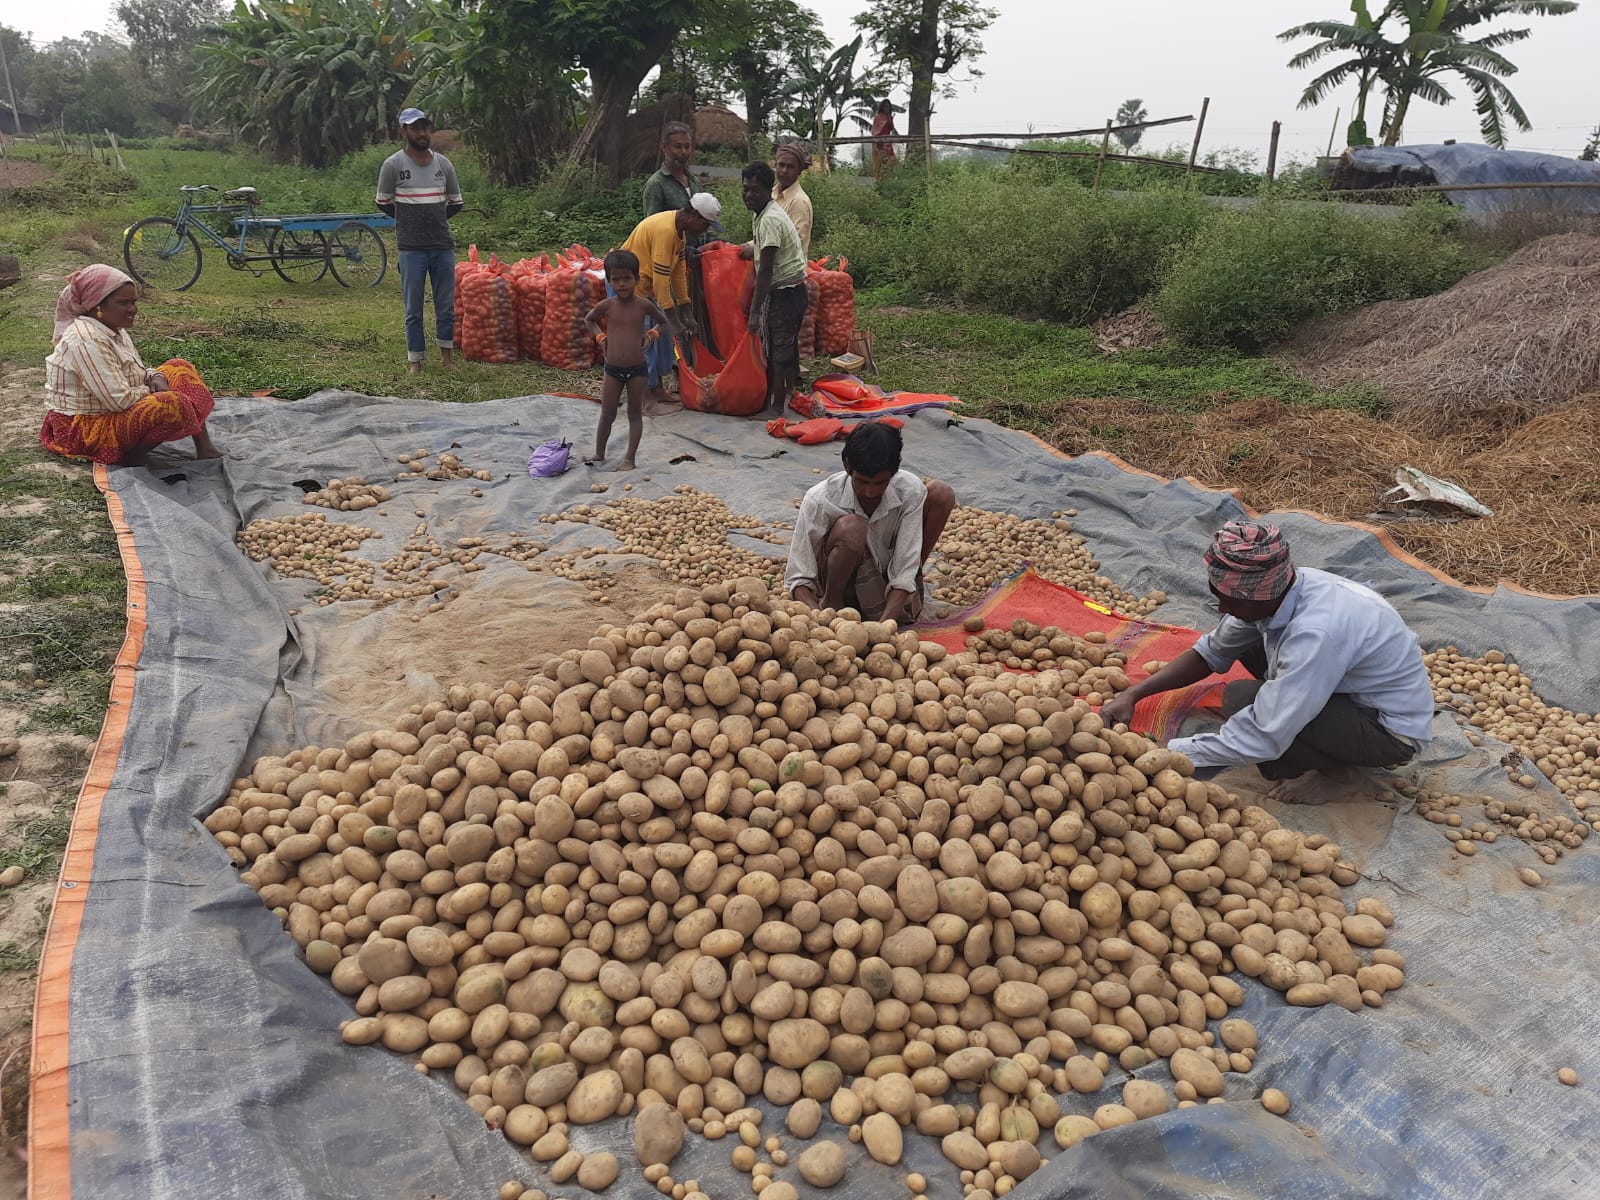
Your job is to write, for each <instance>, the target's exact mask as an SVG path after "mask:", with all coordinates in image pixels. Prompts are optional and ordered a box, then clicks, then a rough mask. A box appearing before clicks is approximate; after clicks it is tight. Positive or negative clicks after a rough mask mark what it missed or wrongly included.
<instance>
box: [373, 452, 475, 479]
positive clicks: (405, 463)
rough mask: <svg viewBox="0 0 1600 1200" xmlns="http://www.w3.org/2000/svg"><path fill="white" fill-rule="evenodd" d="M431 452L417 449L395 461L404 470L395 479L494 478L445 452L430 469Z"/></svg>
mask: <svg viewBox="0 0 1600 1200" xmlns="http://www.w3.org/2000/svg"><path fill="white" fill-rule="evenodd" d="M433 457H434V454H433V451H431V450H429V449H428V448H427V447H426V446H421V447H418V448H417V449H415V450H413V451H411V453H410V454H402V455H400V457H399V459H398V460H397V461H398V462H399V463H400V465H401V466H402V467H404V468H405V470H403V471H400V472H398V473H397V474H396V475H395V479H396V480H397V481H398V480H402V479H415V478H422V479H481V480H484V481H485V482H487V481H488V480H491V479H493V478H494V475H493V474H491V473H490V472H488V471H482V470H479V471H475V470H473V469H472V468H471V467H469V466H467V465H466V463H464V462H463V461H462V460H461V456H460V455H459V454H452V453H451V452H450V451H448V450H445V451H443V452H442V453H440V454H439V456H438V458H437V459H436V460H435V462H434V465H433V466H432V467H430V466H429V465H428V460H429V459H430V458H433Z"/></svg>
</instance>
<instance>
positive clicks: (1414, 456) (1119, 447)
mask: <svg viewBox="0 0 1600 1200" xmlns="http://www.w3.org/2000/svg"><path fill="white" fill-rule="evenodd" d="M1597 409H1600V394H1595V395H1591V396H1588V397H1584V398H1580V399H1579V400H1578V401H1577V402H1575V403H1573V404H1571V405H1570V406H1567V407H1564V408H1560V409H1556V410H1554V411H1551V412H1548V413H1546V414H1544V415H1543V416H1540V417H1537V418H1535V419H1534V420H1533V421H1531V422H1528V423H1527V424H1525V425H1523V426H1521V427H1520V428H1517V429H1516V430H1514V431H1513V432H1512V433H1511V434H1510V435H1509V436H1507V435H1504V434H1502V433H1496V434H1494V435H1492V436H1491V437H1489V438H1488V439H1487V440H1486V439H1485V437H1484V435H1483V434H1482V433H1480V434H1479V435H1478V438H1477V440H1476V441H1472V440H1469V439H1467V438H1465V437H1454V438H1450V437H1437V438H1425V437H1422V436H1419V435H1417V434H1414V433H1411V432H1408V431H1407V430H1405V429H1401V428H1397V427H1396V426H1395V425H1392V424H1390V423H1388V422H1386V421H1379V420H1374V419H1373V418H1371V417H1366V416H1362V415H1361V414H1359V413H1354V412H1349V411H1346V410H1342V409H1321V408H1309V407H1288V406H1285V405H1283V404H1280V403H1279V402H1277V401H1275V400H1245V401H1238V402H1235V403H1232V404H1228V405H1225V406H1221V407H1218V408H1215V409H1212V410H1210V411H1207V412H1201V413H1181V412H1174V411H1172V410H1171V409H1164V408H1160V407H1158V406H1156V405H1153V404H1147V403H1143V402H1140V401H1133V400H1074V401H1070V402H1067V403H1063V404H1061V405H1060V406H1058V408H1057V410H1056V412H1055V413H1054V414H1052V415H1053V417H1054V419H1055V420H1056V422H1057V424H1056V426H1055V428H1054V429H1053V430H1052V431H1051V433H1050V437H1049V440H1050V441H1051V442H1052V443H1053V444H1055V445H1056V446H1058V447H1060V448H1061V449H1062V450H1064V451H1066V452H1067V453H1069V454H1079V453H1082V452H1084V451H1086V450H1096V449H1099V450H1108V451H1110V452H1112V453H1114V454H1117V455H1118V456H1120V457H1122V458H1124V459H1126V460H1127V461H1128V462H1129V463H1131V464H1132V465H1134V466H1136V467H1139V468H1141V469H1143V470H1147V471H1153V472H1155V473H1156V474H1159V475H1166V476H1174V477H1177V476H1185V475H1187V476H1193V477H1194V478H1195V479H1197V480H1198V481H1199V482H1201V483H1203V484H1205V485H1207V486H1209V487H1216V488H1233V489H1235V490H1237V491H1238V493H1239V495H1240V498H1241V499H1242V500H1243V501H1244V503H1246V504H1248V505H1250V506H1251V507H1252V508H1255V509H1257V510H1259V511H1267V510H1270V509H1304V510H1307V511H1310V512H1317V513H1325V514H1327V515H1328V516H1331V517H1334V518H1336V519H1339V520H1346V521H1363V520H1367V519H1368V517H1369V516H1370V515H1371V514H1372V513H1373V512H1375V511H1376V510H1377V509H1379V508H1380V506H1381V504H1382V501H1381V500H1380V496H1381V494H1382V493H1383V492H1385V491H1387V490H1388V489H1389V488H1391V487H1393V486H1394V472H1395V468H1396V467H1399V466H1413V467H1417V468H1418V469H1420V470H1422V471H1426V472H1427V473H1429V474H1430V475H1437V476H1439V477H1440V478H1442V479H1448V480H1450V481H1451V482H1453V483H1457V484H1459V485H1461V486H1462V487H1464V488H1466V489H1467V491H1469V492H1471V493H1472V494H1473V495H1474V496H1476V497H1477V498H1478V499H1479V500H1481V501H1483V503H1485V504H1487V505H1488V506H1489V507H1490V508H1492V509H1493V510H1494V516H1493V517H1489V518H1484V519H1477V520H1463V521H1459V522H1450V523H1446V522H1437V521H1427V520H1406V521H1396V522H1393V523H1392V524H1388V525H1387V526H1386V528H1387V529H1388V531H1389V533H1390V535H1391V536H1392V537H1393V539H1394V540H1395V542H1396V543H1397V544H1398V545H1399V546H1400V547H1401V548H1402V549H1404V550H1406V551H1408V552H1409V553H1411V554H1414V555H1416V556H1417V557H1418V558H1420V559H1422V560H1423V561H1424V562H1426V563H1428V564H1429V565H1430V566H1433V567H1435V568H1437V569H1439V570H1441V571H1444V572H1445V573H1447V574H1449V575H1451V576H1453V577H1455V578H1456V579H1459V580H1460V581H1462V582H1463V583H1467V584H1473V585H1477V586H1493V585H1494V584H1496V583H1498V582H1500V581H1501V580H1507V581H1510V582H1512V583H1514V584H1516V585H1518V586H1520V587H1524V588H1529V589H1531V590H1534V591H1542V592H1551V593H1558V594H1581V593H1590V592H1600V481H1597V480H1596V479H1595V477H1594V474H1593V466H1592V460H1593V450H1592V448H1593V447H1594V446H1595V445H1597V444H1600V411H1597Z"/></svg>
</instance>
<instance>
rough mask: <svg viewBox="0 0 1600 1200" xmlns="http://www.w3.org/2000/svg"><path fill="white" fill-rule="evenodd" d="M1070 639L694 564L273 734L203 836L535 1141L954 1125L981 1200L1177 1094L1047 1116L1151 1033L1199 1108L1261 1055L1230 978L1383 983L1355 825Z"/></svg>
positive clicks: (406, 1034)
mask: <svg viewBox="0 0 1600 1200" xmlns="http://www.w3.org/2000/svg"><path fill="white" fill-rule="evenodd" d="M1071 649H1072V648H1070V647H1066V646H1062V647H1060V652H1059V653H1058V654H1056V656H1055V658H1054V659H1053V661H1052V662H1051V663H1050V664H1049V666H1048V669H1045V670H1041V671H1038V672H1037V673H1033V674H1008V673H1004V672H1003V671H1002V670H1001V669H1000V668H999V667H997V666H994V665H985V664H980V663H978V662H976V661H975V660H974V659H973V658H972V657H970V656H965V655H947V653H946V651H945V649H944V648H943V647H942V646H938V645H935V644H933V643H924V642H920V641H919V639H918V637H917V635H916V634H915V633H914V632H910V631H901V630H897V629H896V628H895V626H894V625H893V624H892V623H880V622H863V621H860V620H856V619H854V614H853V613H850V612H845V613H842V614H835V613H832V612H825V613H822V614H817V613H813V612H811V611H809V610H807V609H805V608H803V607H801V606H797V605H794V604H790V603H786V602H781V601H778V600H775V599H773V598H772V597H770V596H769V595H768V593H767V590H766V588H765V586H764V585H763V584H762V583H761V582H760V581H759V580H756V579H741V580H739V581H737V582H736V583H734V584H733V585H731V586H730V585H720V584H719V585H713V586H709V587H706V588H704V589H703V590H688V589H685V590H683V591H680V592H679V593H677V594H676V595H675V596H674V597H673V598H672V599H670V600H669V601H666V602H663V603H661V604H658V605H657V606H655V607H654V608H652V609H650V610H649V611H648V612H646V613H644V614H643V615H642V616H641V617H640V618H639V619H638V620H637V621H636V622H635V623H633V624H631V625H628V626H626V627H621V628H616V627H611V626H602V627H601V628H600V630H599V631H598V633H597V635H596V636H595V637H594V638H593V639H591V640H590V641H589V643H588V645H587V646H585V647H583V648H582V649H576V650H573V651H570V652H568V653H566V654H564V655H562V656H561V657H560V658H559V659H558V660H555V661H553V662H551V663H550V664H549V665H548V666H547V667H546V669H545V671H544V672H543V673H541V674H539V675H536V676H535V677H534V678H532V679H531V680H529V681H528V682H527V683H526V684H507V685H505V686H503V687H494V686H490V685H484V684H476V685H472V686H466V685H458V686H455V687H452V688H451V689H450V690H449V693H448V695H447V696H446V697H445V698H444V699H442V700H440V701H436V702H433V703H429V704H427V705H423V706H419V707H418V708H416V709H414V710H413V712H412V713H411V714H410V715H408V716H406V717H404V718H402V719H401V720H400V721H399V722H398V723H397V725H396V727H395V728H393V729H389V730H384V731H379V732H374V733H367V734H362V735H360V736H357V737H355V738H352V739H351V740H350V741H349V742H347V743H346V744H344V745H343V746H332V747H326V748H319V747H307V748H305V749H302V750H299V751H296V752H294V753H291V754H289V755H287V756H284V757H273V758H264V759H261V760H259V761H258V762H257V763H256V764H255V766H254V768H253V770H252V771H251V773H250V774H249V775H248V776H247V777H244V778H240V779H238V780H236V781H235V783H234V786H233V788H232V790H231V791H230V793H229V796H228V798H227V800H226V802H225V803H224V804H223V805H222V806H220V807H219V808H218V809H217V810H216V811H214V812H213V813H212V814H211V815H210V816H209V817H207V818H206V822H205V823H206V826H207V828H209V829H211V830H212V831H213V832H214V834H215V836H216V837H217V838H218V840H219V841H220V842H221V843H222V845H223V846H225V847H226V849H227V853H228V854H229V855H230V856H231V857H232V858H233V859H234V861H235V862H236V863H237V864H238V865H240V866H241V867H242V868H243V875H242V878H243V879H244V880H245V882H246V883H248V884H249V885H250V886H252V887H254V888H256V889H257V890H258V891H259V892H260V895H261V899H262V901H263V902H264V903H265V904H267V905H268V906H269V907H271V908H272V909H273V910H274V911H275V912H277V913H278V914H279V915H280V916H281V917H282V918H283V920H284V921H285V923H286V925H287V927H288V929H289V932H290V933H291V934H292V936H293V937H294V939H295V941H296V942H297V943H298V944H299V945H300V946H302V947H303V948H304V950H305V955H306V960H307V962H308V964H309V965H310V966H311V967H312V969H314V970H316V971H318V972H320V973H323V974H325V975H328V976H329V978H330V981H331V982H332V984H333V986H334V987H335V988H337V989H338V990H339V991H341V992H343V993H344V994H346V995H348V996H349V997H350V998H351V999H352V1002H353V1003H354V1006H355V1012H356V1015H355V1016H354V1017H353V1018H352V1019H351V1020H350V1021H348V1022H346V1023H345V1024H344V1026H343V1036H344V1038H345V1040H346V1041H348V1042H351V1043H354V1044H369V1043H371V1044H380V1045H383V1046H385V1047H387V1048H389V1049H390V1050H393V1051H396V1052H400V1053H406V1054H416V1055H419V1056H420V1064H419V1069H422V1070H428V1071H446V1072H449V1073H451V1075H452V1076H453V1078H454V1080H455V1082H456V1084H457V1085H458V1086H459V1087H460V1088H461V1089H462V1090H463V1091H464V1092H465V1093H466V1095H467V1103H468V1104H470V1105H471V1106H472V1107H473V1108H474V1109H475V1110H477V1111H478V1112H479V1113H481V1114H483V1115H484V1116H485V1118H486V1119H487V1120H488V1121H489V1122H490V1124H491V1125H494V1126H498V1127H500V1128H502V1129H503V1130H504V1131H505V1133H506V1135H507V1136H508V1137H510V1138H511V1139H512V1140H513V1141H515V1142H516V1143H518V1144H521V1145H525V1146H532V1147H534V1156H535V1158H547V1156H549V1155H551V1154H552V1153H553V1154H557V1155H563V1156H564V1155H566V1154H568V1153H569V1151H568V1149H567V1143H566V1131H567V1129H568V1128H569V1127H570V1126H571V1125H574V1124H586V1123H590V1122H594V1121H600V1120H604V1119H605V1118H607V1117H610V1116H613V1115H615V1114H619V1113H622V1114H625V1113H630V1112H634V1111H636V1110H648V1111H650V1112H651V1113H659V1112H665V1111H668V1110H671V1111H672V1112H674V1113H675V1114H676V1115H675V1117H674V1119H675V1120H683V1121H686V1122H687V1123H688V1125H689V1127H690V1128H691V1129H695V1130H698V1131H701V1132H702V1133H704V1134H705V1135H706V1136H708V1137H718V1136H722V1135H723V1134H725V1133H729V1132H742V1130H741V1128H740V1127H741V1125H742V1123H743V1122H745V1121H748V1120H750V1119H751V1117H752V1115H753V1114H754V1112H755V1110H753V1109H751V1108H750V1107H749V1106H750V1105H751V1103H752V1101H753V1100H754V1099H755V1098H757V1097H765V1098H766V1099H767V1100H768V1101H770V1102H772V1103H774V1104H778V1105H795V1104H797V1103H799V1104H803V1105H806V1106H809V1107H815V1106H817V1105H820V1106H823V1107H824V1108H826V1110H827V1111H828V1113H829V1114H830V1115H831V1116H832V1117H833V1118H834V1119H835V1120H836V1121H838V1122H839V1123H840V1124H841V1125H843V1126H846V1127H849V1128H851V1129H853V1130H854V1131H855V1136H858V1137H862V1138H863V1140H864V1143H865V1145H866V1147H867V1149H868V1150H869V1152H870V1153H872V1154H873V1155H874V1157H878V1158H880V1159H881V1160H882V1161H886V1162H893V1161H897V1160H898V1159H899V1157H900V1154H901V1152H902V1149H901V1147H902V1131H903V1130H908V1129H915V1130H917V1131H920V1132H921V1133H923V1134H926V1135H929V1136H932V1137H935V1138H938V1139H940V1142H941V1145H942V1147H943V1149H944V1151H945V1153H946V1156H947V1157H948V1158H949V1159H951V1161H952V1162H953V1163H955V1164H956V1166H957V1168H959V1169H960V1170H962V1171H965V1172H967V1174H965V1175H964V1176H963V1179H964V1181H965V1183H966V1187H967V1190H968V1192H969V1194H970V1195H973V1196H977V1197H978V1200H982V1196H979V1195H978V1194H979V1193H983V1194H990V1193H1003V1192H1004V1191H1005V1190H1007V1189H1009V1187H1010V1186H1012V1185H1013V1184H1014V1183H1015V1182H1017V1180H1018V1179H1020V1178H1022V1177H1024V1176H1025V1175H1026V1174H1028V1173H1029V1172H1031V1171H1032V1170H1033V1169H1035V1168H1036V1167H1037V1166H1038V1165H1039V1163H1040V1161H1041V1156H1040V1154H1039V1153H1038V1151H1037V1149H1036V1147H1035V1146H1034V1144H1033V1143H1034V1141H1035V1140H1036V1139H1037V1138H1038V1136H1039V1134H1040V1132H1041V1130H1045V1129H1048V1128H1050V1127H1052V1126H1054V1127H1055V1130H1056V1142H1057V1144H1058V1145H1062V1146H1065V1145H1070V1144H1072V1143H1073V1142H1075V1141H1077V1140H1078V1139H1079V1138H1081V1137H1083V1136H1086V1135H1089V1134H1092V1133H1093V1132H1095V1131H1096V1130H1098V1129H1101V1128H1109V1127H1111V1126H1113V1125H1115V1124H1119V1123H1123V1122H1124V1121H1127V1120H1133V1119H1135V1118H1136V1117H1141V1116H1148V1115H1152V1114H1154V1113H1156V1112H1159V1111H1163V1110H1165V1109H1166V1108H1167V1106H1168V1098H1167V1092H1166V1089H1165V1088H1163V1087H1161V1086H1160V1085H1156V1084H1151V1083H1149V1082H1148V1081H1135V1082H1134V1083H1130V1084H1129V1085H1128V1088H1127V1089H1125V1091H1124V1095H1123V1098H1122V1099H1123V1102H1122V1103H1108V1104H1103V1105H1102V1106H1101V1107H1100V1108H1099V1109H1097V1110H1095V1111H1094V1115H1093V1116H1092V1117H1090V1116H1085V1115H1083V1114H1081V1113H1080V1114H1073V1115H1068V1116H1062V1114H1061V1107H1060V1104H1059V1102H1058V1101H1057V1100H1056V1099H1055V1098H1054V1097H1053V1095H1052V1093H1064V1092H1068V1091H1076V1092H1082V1093H1090V1092H1096V1091H1098V1090H1099V1089H1100V1088H1101V1087H1102V1086H1103V1084H1104V1082H1105V1078H1106V1075H1107V1073H1108V1072H1109V1071H1111V1070H1112V1062H1113V1060H1115V1061H1116V1063H1117V1064H1119V1065H1120V1066H1121V1067H1122V1068H1124V1069H1127V1070H1129V1071H1132V1070H1135V1069H1137V1068H1139V1067H1141V1066H1144V1065H1146V1064H1147V1063H1150V1062H1152V1061H1154V1059H1155V1058H1157V1057H1160V1058H1166V1059H1168V1060H1169V1061H1170V1065H1171V1068H1172V1071H1173V1074H1174V1076H1175V1077H1176V1079H1177V1081H1178V1082H1177V1083H1176V1086H1175V1087H1174V1088H1173V1094H1174V1095H1175V1097H1176V1099H1177V1100H1178V1102H1180V1103H1192V1102H1196V1101H1204V1100H1205V1099H1207V1098H1211V1097H1216V1096H1220V1095H1221V1094H1222V1091H1223V1088H1224V1073H1225V1072H1247V1071H1249V1070H1250V1069H1251V1067H1252V1065H1253V1064H1254V1062H1255V1056H1256V1053H1257V1047H1256V1035H1255V1031H1254V1030H1253V1029H1252V1028H1251V1027H1250V1026H1249V1023H1248V1022H1244V1021H1238V1020H1232V1021H1223V1024H1222V1026H1221V1028H1220V1031H1213V1030H1212V1029H1211V1028H1209V1023H1210V1022H1214V1021H1220V1020H1222V1019H1223V1018H1225V1017H1227V1014H1228V1012H1229V1010H1230V1008H1232V1007H1233V1006H1235V1005H1237V1004H1239V1003H1240V1002H1241V1001H1242V999H1243V994H1244V993H1243V989H1242V988H1241V986H1240V985H1239V983H1237V982H1236V981H1235V980H1234V979H1232V978H1230V973H1231V972H1233V971H1235V970H1239V971H1242V972H1244V973H1245V974H1248V975H1252V976H1256V977H1259V978H1260V979H1261V980H1262V981H1263V982H1265V983H1267V984H1269V985H1270V986H1272V987H1274V988H1277V989H1279V990H1280V991H1283V992H1285V993H1286V994H1287V998H1288V1000H1289V1001H1290V1003H1294V1004H1304V1005H1317V1004H1324V1003H1329V1002H1332V1003H1338V1004H1342V1005H1344V1006H1345V1007H1346V1008H1349V1009H1351V1010H1357V1009H1360V1008H1362V1007H1363V1005H1370V1006H1377V1005H1380V1004H1382V1003H1383V997H1384V994H1385V993H1386V992H1387V991H1390V990H1392V989H1393V988H1395V987H1398V986H1399V985H1400V983H1401V981H1402V973H1401V970H1400V967H1401V966H1402V965H1403V964H1402V963H1401V961H1400V960H1399V956H1398V955H1393V954H1392V953H1390V952H1388V951H1383V950H1378V951H1376V952H1370V948H1372V947H1376V946H1379V945H1380V944H1381V943H1382V942H1383V941H1384V940H1385V936H1386V925H1387V924H1388V923H1389V922H1390V921H1391V920H1392V918H1391V917H1390V916H1389V914H1388V912H1387V910H1386V909H1384V908H1383V907H1382V906H1381V905H1378V904H1376V903H1374V902H1368V901H1364V902H1363V903H1362V905H1360V906H1359V907H1360V908H1361V910H1362V911H1361V912H1359V913H1356V914H1352V913H1351V912H1350V911H1349V910H1348V909H1347V908H1346V906H1345V904H1344V902H1343V900H1342V899H1341V897H1340V885H1341V884H1349V883H1353V882H1354V881H1355V880H1356V878H1357V876H1356V871H1355V868H1354V867H1353V866H1352V864H1350V863H1349V862H1347V861H1345V860H1343V859H1342V857H1341V854H1340V850H1339V847H1338V846H1337V845H1335V844H1333V843H1331V842H1329V841H1327V840H1326V839H1324V838H1321V837H1303V836H1301V835H1300V834H1298V833H1295V832H1293V831H1291V830H1287V829H1282V828H1279V827H1278V825H1277V822H1276V821H1274V819H1273V818H1272V817H1271V816H1270V815H1269V814H1267V813H1266V812H1265V811H1263V810H1261V809H1259V808H1254V807H1240V806H1239V804H1238V802H1237V800H1236V799H1235V798H1234V797H1232V796H1229V795H1227V794H1226V793H1225V792H1224V791H1223V790H1222V789H1221V788H1219V787H1217V786H1216V785H1214V784H1210V783H1203V782H1200V781H1198V780H1196V779H1194V778H1193V777H1192V771H1191V768H1190V765H1189V763H1188V762H1187V760H1185V759H1184V758H1182V757H1181V756H1178V755H1174V754H1172V753H1170V752H1168V751H1166V750H1163V749H1160V748H1158V747H1156V746H1154V745H1153V744H1152V743H1150V742H1149V741H1147V740H1146V739H1144V738H1142V737H1139V736H1136V735H1132V734H1128V733H1122V732H1118V731H1116V730H1112V729H1107V728H1106V727H1105V725H1104V723H1103V722H1102V721H1101V719H1100V717H1099V716H1098V715H1096V714H1095V713H1094V712H1093V711H1092V710H1091V708H1090V706H1089V704H1088V702H1087V701H1086V700H1085V699H1084V698H1083V694H1082V693H1083V688H1084V687H1086V686H1087V687H1090V688H1093V687H1100V686H1103V676H1104V673H1105V672H1104V669H1106V668H1118V667H1121V666H1122V665H1123V664H1122V662H1121V660H1120V657H1119V656H1118V655H1117V654H1116V653H1115V652H1114V651H1112V650H1111V649H1110V648H1109V647H1106V646H1103V645H1091V644H1089V643H1080V644H1079V645H1078V647H1077V653H1076V654H1074V653H1072V652H1071ZM1097 668H1100V669H1101V670H1098V671H1097V670H1096V669H1097ZM1085 676H1088V677H1089V682H1087V683H1080V680H1082V679H1084V677H1085ZM1363 956H1368V957H1363ZM1136 1093H1137V1094H1136ZM1156 1093H1159V1095H1157V1094H1156ZM656 1106H665V1108H659V1109H658V1108H657V1107H656ZM757 1119H759V1118H757ZM834 1136H835V1137H837V1136H838V1135H837V1134H835V1135H834Z"/></svg>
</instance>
